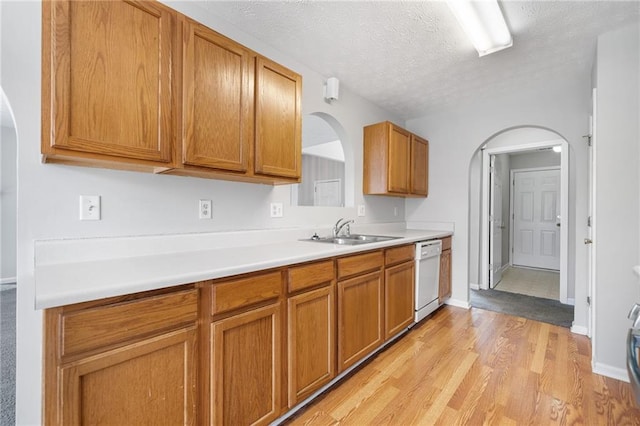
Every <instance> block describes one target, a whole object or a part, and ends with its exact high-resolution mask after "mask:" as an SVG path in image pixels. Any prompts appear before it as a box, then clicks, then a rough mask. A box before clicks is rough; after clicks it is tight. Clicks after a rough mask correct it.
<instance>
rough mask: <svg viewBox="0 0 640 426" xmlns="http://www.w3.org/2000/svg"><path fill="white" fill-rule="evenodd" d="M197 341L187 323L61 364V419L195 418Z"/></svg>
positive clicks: (143, 420) (151, 421) (68, 422)
mask: <svg viewBox="0 0 640 426" xmlns="http://www.w3.org/2000/svg"><path fill="white" fill-rule="evenodd" d="M195 346H196V329H195V327H189V328H185V329H181V330H177V331H174V332H171V333H166V334H163V335H160V336H157V337H153V338H149V339H146V340H142V341H140V342H138V343H134V344H131V345H128V346H124V347H121V348H118V349H114V350H111V351H108V352H104V353H100V354H98V355H93V356H86V357H84V358H81V359H79V360H77V361H74V362H70V363H67V364H65V365H63V366H62V367H61V368H60V377H61V389H62V391H61V398H62V401H61V403H60V406H61V407H62V414H61V417H62V418H61V419H60V424H64V425H80V424H114V425H115V424H119V425H125V424H175V425H178V424H182V425H193V424H195V423H196V420H195V413H196V348H195Z"/></svg>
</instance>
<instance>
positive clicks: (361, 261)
mask: <svg viewBox="0 0 640 426" xmlns="http://www.w3.org/2000/svg"><path fill="white" fill-rule="evenodd" d="M383 261H384V258H383V256H382V250H380V251H375V252H371V253H365V254H357V255H354V256H347V257H340V258H338V260H337V265H338V278H339V279H341V278H345V277H349V276H351V275H355V274H361V273H363V272H368V271H372V270H375V269H381V268H382V265H383Z"/></svg>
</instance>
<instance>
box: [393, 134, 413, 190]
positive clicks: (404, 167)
mask: <svg viewBox="0 0 640 426" xmlns="http://www.w3.org/2000/svg"><path fill="white" fill-rule="evenodd" d="M388 150H389V170H388V171H387V173H388V183H387V185H388V190H389V192H398V193H402V194H408V193H409V176H410V163H409V158H410V155H411V134H410V133H409V132H407V131H406V130H404V129H401V128H399V127H396V126H394V125H389V146H388Z"/></svg>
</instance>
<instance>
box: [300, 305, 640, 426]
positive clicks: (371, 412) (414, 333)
mask: <svg viewBox="0 0 640 426" xmlns="http://www.w3.org/2000/svg"><path fill="white" fill-rule="evenodd" d="M288 423H289V424H291V425H322V426H324V425H327V426H328V425H334V424H341V425H357V426H360V425H369V424H371V425H434V424H436V425H454V424H455V425H525V424H530V425H558V424H560V425H565V424H570V425H574V424H575V425H615V426H617V425H639V426H640V408H638V407H637V406H636V405H635V401H634V399H633V396H632V395H631V391H630V386H629V384H628V383H624V382H620V381H617V380H614V379H610V378H607V377H603V376H599V375H597V374H594V373H592V372H591V344H590V341H589V339H588V338H587V337H585V336H580V335H574V334H572V333H571V332H570V331H569V330H568V329H565V328H562V327H558V326H554V325H549V324H543V323H538V322H535V321H531V320H525V319H522V318H517V317H513V316H509V315H504V314H500V313H495V312H489V311H483V310H479V309H475V308H474V309H470V310H465V309H461V308H455V307H450V306H445V307H443V308H441V309H439V310H438V311H436V312H435V313H434V315H432V316H431V317H429V318H427V319H426V320H425V321H423V322H422V323H420V324H418V325H417V326H416V327H414V328H413V329H412V330H411V331H410V332H409V333H407V334H406V335H405V336H404V337H402V338H401V339H399V340H398V341H397V342H396V343H394V345H393V346H391V347H390V348H389V349H387V350H386V351H384V352H383V353H381V354H380V355H378V356H377V357H376V358H375V359H374V360H373V361H371V362H369V363H367V364H365V365H364V366H363V367H362V368H361V369H360V370H359V371H358V372H356V373H354V374H353V375H352V376H350V377H349V378H348V379H346V380H344V381H343V382H341V383H340V384H339V385H338V386H336V387H335V388H333V389H332V390H331V391H329V392H328V393H327V394H326V395H325V396H323V397H321V398H319V399H318V400H316V401H314V402H313V403H312V404H311V405H309V406H308V407H306V408H305V409H304V410H303V411H301V412H300V413H298V414H297V415H296V416H295V417H294V418H292V419H290V420H289V421H288Z"/></svg>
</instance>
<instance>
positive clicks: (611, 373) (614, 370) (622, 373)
mask: <svg viewBox="0 0 640 426" xmlns="http://www.w3.org/2000/svg"><path fill="white" fill-rule="evenodd" d="M593 372H594V373H596V374H600V375H601V376H607V377H611V378H612V379H617V380H620V381H622V382H626V383H629V376H628V374H627V370H626V369H624V368H619V367H614V366H612V365H608V364H602V363H600V362H594V363H593Z"/></svg>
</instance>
